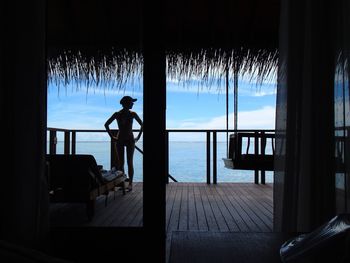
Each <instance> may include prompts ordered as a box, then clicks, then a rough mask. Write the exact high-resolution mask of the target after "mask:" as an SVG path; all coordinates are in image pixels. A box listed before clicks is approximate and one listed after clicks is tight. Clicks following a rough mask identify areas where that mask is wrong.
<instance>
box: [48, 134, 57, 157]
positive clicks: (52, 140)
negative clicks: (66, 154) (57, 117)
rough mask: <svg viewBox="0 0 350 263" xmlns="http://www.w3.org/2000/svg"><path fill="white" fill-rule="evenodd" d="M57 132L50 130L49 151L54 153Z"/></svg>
mask: <svg viewBox="0 0 350 263" xmlns="http://www.w3.org/2000/svg"><path fill="white" fill-rule="evenodd" d="M56 146H57V132H56V131H52V130H50V141H49V153H50V154H56V150H57V147H56Z"/></svg>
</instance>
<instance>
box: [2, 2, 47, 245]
mask: <svg viewBox="0 0 350 263" xmlns="http://www.w3.org/2000/svg"><path fill="white" fill-rule="evenodd" d="M0 17H1V25H2V32H1V38H2V40H1V51H0V52H1V53H0V54H1V59H0V67H1V71H0V86H1V88H0V98H1V112H0V116H1V129H2V146H1V156H2V157H1V167H2V168H1V172H0V180H1V190H0V192H1V197H0V209H1V217H0V220H1V221H0V239H5V240H9V241H13V242H15V243H19V244H24V245H27V246H32V247H40V246H42V245H43V244H44V240H45V238H46V235H47V230H48V228H47V222H48V220H47V209H48V203H47V193H46V188H45V180H44V164H45V160H44V154H45V136H46V135H45V134H46V130H45V129H46V68H45V1H44V0H36V1H17V0H15V1H12V0H11V1H4V2H2V8H1V15H0Z"/></svg>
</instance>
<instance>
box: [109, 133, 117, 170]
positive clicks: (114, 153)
mask: <svg viewBox="0 0 350 263" xmlns="http://www.w3.org/2000/svg"><path fill="white" fill-rule="evenodd" d="M111 133H112V134H113V136H115V135H116V134H117V132H116V131H111ZM116 147H117V146H116V145H115V141H114V140H113V139H112V138H111V168H110V169H112V168H113V167H116V168H117V167H118V165H117V164H118V159H117V158H118V156H117V148H116Z"/></svg>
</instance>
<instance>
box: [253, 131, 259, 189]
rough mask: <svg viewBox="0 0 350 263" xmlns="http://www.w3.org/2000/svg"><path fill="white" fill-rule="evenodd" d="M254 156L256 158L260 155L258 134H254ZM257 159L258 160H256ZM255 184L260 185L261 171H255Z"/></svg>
mask: <svg viewBox="0 0 350 263" xmlns="http://www.w3.org/2000/svg"><path fill="white" fill-rule="evenodd" d="M254 135H255V136H254V154H255V156H256V157H258V155H259V137H258V132H254ZM256 159H257V158H256ZM254 183H255V184H259V170H257V169H255V170H254Z"/></svg>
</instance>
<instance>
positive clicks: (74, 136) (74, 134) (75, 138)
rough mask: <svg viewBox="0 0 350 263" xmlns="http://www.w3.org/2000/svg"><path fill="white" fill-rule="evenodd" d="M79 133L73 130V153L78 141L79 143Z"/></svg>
mask: <svg viewBox="0 0 350 263" xmlns="http://www.w3.org/2000/svg"><path fill="white" fill-rule="evenodd" d="M76 135H77V133H76V131H72V154H75V153H76V143H77V137H76Z"/></svg>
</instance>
